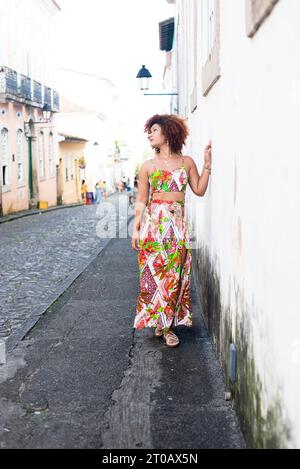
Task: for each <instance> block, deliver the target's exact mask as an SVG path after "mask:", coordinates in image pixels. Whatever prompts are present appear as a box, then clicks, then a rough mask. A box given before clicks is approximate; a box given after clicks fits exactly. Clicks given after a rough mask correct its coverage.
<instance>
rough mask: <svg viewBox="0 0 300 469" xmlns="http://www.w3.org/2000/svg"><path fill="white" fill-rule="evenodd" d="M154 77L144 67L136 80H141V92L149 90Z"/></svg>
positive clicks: (143, 66)
mask: <svg viewBox="0 0 300 469" xmlns="http://www.w3.org/2000/svg"><path fill="white" fill-rule="evenodd" d="M151 77H152V75H151V73H150V72H149V70H148V69H147V68H146V67H145V65H142V68H141V69H140V70H139V71H138V74H137V76H136V78H138V79H139V80H140V89H141V90H148V89H149V82H150V78H151Z"/></svg>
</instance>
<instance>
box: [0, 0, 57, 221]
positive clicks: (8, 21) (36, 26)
mask: <svg viewBox="0 0 300 469" xmlns="http://www.w3.org/2000/svg"><path fill="white" fill-rule="evenodd" d="M58 12H59V6H58V4H57V3H56V2H55V1H53V0H51V1H50V0H38V1H36V0H28V1H26V2H24V1H20V0H0V42H1V48H0V166H1V168H0V169H1V172H0V203H1V214H2V215H6V214H9V213H12V212H16V211H20V210H26V209H28V208H31V207H36V206H38V205H39V204H40V203H41V202H46V205H49V206H51V205H55V204H56V169H55V168H56V162H57V157H58V144H57V138H56V130H55V118H54V113H55V112H57V111H58V110H59V96H58V93H57V92H56V91H55V89H54V88H53V80H54V51H53V48H52V43H51V36H52V35H53V23H52V19H53V17H54V15H55V14H57V13H58Z"/></svg>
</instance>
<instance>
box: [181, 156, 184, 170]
mask: <svg viewBox="0 0 300 469" xmlns="http://www.w3.org/2000/svg"><path fill="white" fill-rule="evenodd" d="M181 168H182V169H184V158H183V157H182V159H181Z"/></svg>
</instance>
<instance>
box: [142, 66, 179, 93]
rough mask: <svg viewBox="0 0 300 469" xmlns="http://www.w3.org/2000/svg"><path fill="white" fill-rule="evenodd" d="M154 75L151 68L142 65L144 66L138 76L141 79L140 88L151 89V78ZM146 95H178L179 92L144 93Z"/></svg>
mask: <svg viewBox="0 0 300 469" xmlns="http://www.w3.org/2000/svg"><path fill="white" fill-rule="evenodd" d="M151 77H152V75H151V73H150V72H149V70H148V69H147V68H146V67H145V65H142V68H141V69H140V70H139V72H138V74H137V76H136V78H138V79H139V80H140V90H141V91H143V90H148V89H149V79H150V78H151ZM144 96H178V93H144Z"/></svg>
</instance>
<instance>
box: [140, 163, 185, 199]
mask: <svg viewBox="0 0 300 469" xmlns="http://www.w3.org/2000/svg"><path fill="white" fill-rule="evenodd" d="M149 182H150V188H151V196H152V194H153V192H183V191H185V190H186V187H187V183H188V176H187V172H186V170H185V167H184V163H183V162H182V163H181V166H180V168H175V169H173V170H172V171H166V170H164V169H155V171H153V173H151V174H150V176H149Z"/></svg>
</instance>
